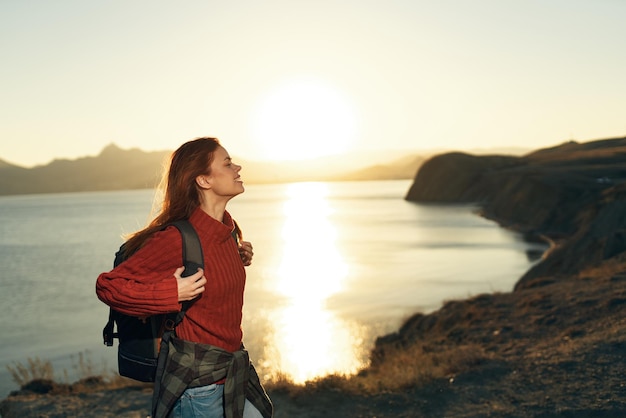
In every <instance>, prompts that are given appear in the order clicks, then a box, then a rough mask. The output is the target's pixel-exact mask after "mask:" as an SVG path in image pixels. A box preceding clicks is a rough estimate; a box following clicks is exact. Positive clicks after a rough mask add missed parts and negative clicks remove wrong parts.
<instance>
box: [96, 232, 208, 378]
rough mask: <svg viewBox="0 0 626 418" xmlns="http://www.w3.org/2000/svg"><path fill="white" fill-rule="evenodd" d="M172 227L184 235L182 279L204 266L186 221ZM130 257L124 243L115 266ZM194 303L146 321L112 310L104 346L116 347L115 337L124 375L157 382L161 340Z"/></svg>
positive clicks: (120, 369) (197, 245)
mask: <svg viewBox="0 0 626 418" xmlns="http://www.w3.org/2000/svg"><path fill="white" fill-rule="evenodd" d="M170 225H172V226H175V227H176V228H178V230H179V231H180V233H181V235H182V238H183V260H184V266H185V271H184V272H183V274H182V276H183V277H186V276H190V275H192V274H194V273H196V272H197V271H198V269H199V268H203V266H204V258H203V254H202V247H201V245H200V239H199V238H198V234H197V233H196V231H195V229H194V228H193V226H192V225H191V224H190V223H189V221H187V220H181V221H176V222H172V223H170V224H168V225H166V227H167V226H170ZM164 228H165V227H164ZM130 255H131V254H126V252H125V244H122V246H121V247H120V249H119V250H118V252H117V253H116V254H115V261H114V262H113V266H114V267H115V266H118V265H119V264H120V263H122V262H123V261H124V260H126V259H127V258H128V257H130ZM192 303H193V301H188V302H183V306H182V309H181V311H180V312H174V313H171V314H163V315H154V316H151V317H149V318H146V319H139V318H137V317H134V316H129V315H124V314H123V313H121V312H118V311H116V310H114V309H113V308H110V309H109V321H108V322H107V324H106V325H105V327H104V329H103V330H102V337H103V339H104V344H105V345H106V346H109V347H111V346H113V339H114V338H118V339H119V344H118V350H117V364H118V370H119V373H120V375H121V376H125V377H130V378H131V379H135V380H139V381H141V382H154V378H155V374H156V369H157V362H158V358H159V351H160V350H159V348H160V347H159V346H160V341H161V338H164V336H165V334H166V333H168V334H169V333H171V332H174V330H175V328H176V326H177V325H178V324H180V322H181V321H182V320H183V317H184V316H185V312H186V311H187V309H189V307H190V306H191V304H192ZM114 324H117V332H114V331H113V328H114Z"/></svg>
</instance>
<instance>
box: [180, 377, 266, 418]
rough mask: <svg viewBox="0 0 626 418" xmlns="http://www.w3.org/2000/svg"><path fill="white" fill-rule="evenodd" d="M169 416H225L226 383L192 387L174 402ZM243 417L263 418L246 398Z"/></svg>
mask: <svg viewBox="0 0 626 418" xmlns="http://www.w3.org/2000/svg"><path fill="white" fill-rule="evenodd" d="M169 418H224V385H216V384H213V385H208V386H200V387H197V388H190V389H187V390H186V391H185V392H183V394H182V396H181V397H180V398H179V399H178V400H177V401H176V403H175V404H174V408H173V409H172V412H171V413H170V415H169ZM243 418H263V416H262V415H261V413H260V412H259V411H258V409H256V408H255V407H254V405H252V403H250V401H248V400H247V399H246V404H245V406H244V409H243Z"/></svg>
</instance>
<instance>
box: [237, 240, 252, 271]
mask: <svg viewBox="0 0 626 418" xmlns="http://www.w3.org/2000/svg"><path fill="white" fill-rule="evenodd" d="M253 255H254V253H253V252H252V243H251V242H249V241H240V242H239V256H240V257H241V261H242V262H243V265H244V266H249V265H250V264H252V256H253Z"/></svg>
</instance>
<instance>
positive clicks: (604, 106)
mask: <svg viewBox="0 0 626 418" xmlns="http://www.w3.org/2000/svg"><path fill="white" fill-rule="evenodd" d="M625 18H626V1H623V0H588V1H582V0H519V1H513V0H473V1H467V0H437V1H435V0H431V1H422V0H358V1H357V0H315V1H312V0H311V1H298V0H268V1H252V0H236V1H231V2H224V1H213V0H203V1H200V0H185V1H183V2H172V1H161V0H150V1H147V0H133V1H122V0H111V1H95V0H56V1H49V0H0V54H1V57H2V64H1V65H0V159H2V160H5V161H8V162H10V163H13V164H17V165H22V166H25V167H30V166H34V165H38V164H46V163H48V162H50V161H51V160H53V159H55V158H70V159H73V158H77V157H82V156H88V155H97V154H98V153H99V152H100V151H101V150H102V149H103V148H104V147H105V146H107V145H108V144H110V143H115V144H117V145H118V146H120V147H122V148H135V147H138V148H141V149H143V150H146V151H150V150H165V149H175V148H176V147H178V146H179V145H180V144H182V143H183V142H185V141H187V140H190V139H193V138H196V137H200V136H215V137H218V138H220V140H221V141H222V144H223V145H224V146H225V147H226V148H227V149H228V151H229V152H230V154H231V155H234V156H238V157H240V158H244V159H251V160H261V161H265V160H267V161H269V160H287V159H291V160H298V159H305V158H312V157H317V156H324V155H334V154H335V155H336V154H340V153H349V154H352V155H355V154H357V153H359V152H361V151H363V152H383V151H389V150H399V151H404V150H406V151H407V152H408V151H414V150H422V149H424V150H429V149H454V150H472V149H477V148H506V147H522V148H532V149H536V148H541V147H546V146H553V145H557V144H559V143H562V142H565V141H568V140H577V141H581V142H584V141H588V140H594V139H602V138H611V137H623V136H625V135H626V78H624V75H623V74H624V71H625V69H626V52H625V51H626V25H624V24H623V22H624V19H625Z"/></svg>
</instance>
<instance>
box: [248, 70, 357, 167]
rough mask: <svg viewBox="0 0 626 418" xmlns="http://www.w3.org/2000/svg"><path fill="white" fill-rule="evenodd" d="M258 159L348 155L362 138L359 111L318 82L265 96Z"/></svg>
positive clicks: (292, 84)
mask: <svg viewBox="0 0 626 418" xmlns="http://www.w3.org/2000/svg"><path fill="white" fill-rule="evenodd" d="M251 126H252V132H251V136H252V138H253V140H254V142H255V144H256V146H257V148H258V151H259V154H260V155H258V157H260V158H262V159H267V160H274V161H287V160H305V159H312V158H317V157H322V156H325V155H336V154H341V153H343V152H345V151H347V150H348V149H349V148H350V146H351V145H352V144H353V142H354V140H355V137H356V115H355V110H354V106H353V105H352V104H351V103H350V101H349V100H348V99H347V98H346V97H345V95H343V94H342V93H341V92H340V91H339V90H337V89H336V88H334V87H332V86H331V85H330V84H328V83H325V82H323V81H321V80H318V79H313V78H299V79H292V80H289V81H286V82H284V83H282V84H280V85H278V86H276V87H275V88H274V89H272V90H271V91H270V92H269V93H268V94H267V95H265V96H264V97H263V98H262V99H261V100H260V101H259V103H258V105H257V107H256V110H255V112H254V116H253V122H252V125H251Z"/></svg>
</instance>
